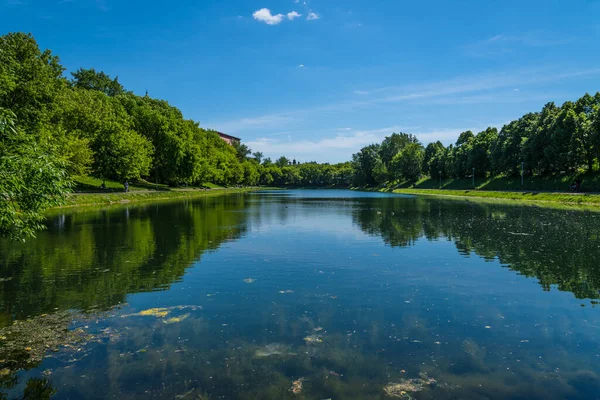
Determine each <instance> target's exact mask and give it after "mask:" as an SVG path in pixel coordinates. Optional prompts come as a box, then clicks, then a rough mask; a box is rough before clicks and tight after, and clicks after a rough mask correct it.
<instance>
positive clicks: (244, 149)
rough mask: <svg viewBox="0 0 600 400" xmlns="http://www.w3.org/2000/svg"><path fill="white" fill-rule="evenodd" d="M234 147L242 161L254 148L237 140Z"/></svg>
mask: <svg viewBox="0 0 600 400" xmlns="http://www.w3.org/2000/svg"><path fill="white" fill-rule="evenodd" d="M233 148H234V149H235V151H236V152H237V157H238V159H239V160H240V161H244V160H245V159H246V158H247V157H248V155H249V154H250V153H252V150H250V149H249V148H248V146H246V145H245V144H243V143H242V142H238V141H237V140H235V141H234V142H233Z"/></svg>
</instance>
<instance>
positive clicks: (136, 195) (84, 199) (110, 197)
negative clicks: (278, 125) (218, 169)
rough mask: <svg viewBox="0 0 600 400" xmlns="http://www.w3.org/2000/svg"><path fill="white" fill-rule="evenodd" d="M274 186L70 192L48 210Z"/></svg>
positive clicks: (241, 191)
mask: <svg viewBox="0 0 600 400" xmlns="http://www.w3.org/2000/svg"><path fill="white" fill-rule="evenodd" d="M276 189H278V188H275V187H259V186H256V187H244V188H222V189H181V190H178V189H174V190H166V191H160V190H159V191H146V190H140V191H131V192H128V193H125V192H112V193H71V194H69V195H68V196H67V200H66V202H65V204H63V205H62V206H58V207H53V208H51V209H49V210H48V211H52V210H61V209H72V208H84V207H94V206H95V207H98V206H113V205H124V204H131V203H142V202H155V201H165V200H177V199H186V198H187V199H189V198H197V197H212V196H217V195H225V194H234V193H247V192H251V191H255V190H276Z"/></svg>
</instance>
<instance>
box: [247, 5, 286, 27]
mask: <svg viewBox="0 0 600 400" xmlns="http://www.w3.org/2000/svg"><path fill="white" fill-rule="evenodd" d="M252 17H254V19H255V20H257V21H260V22H264V23H265V24H267V25H277V24H279V23H281V21H283V14H276V15H273V14H271V10H269V9H268V8H261V9H260V10H257V11H254V14H252Z"/></svg>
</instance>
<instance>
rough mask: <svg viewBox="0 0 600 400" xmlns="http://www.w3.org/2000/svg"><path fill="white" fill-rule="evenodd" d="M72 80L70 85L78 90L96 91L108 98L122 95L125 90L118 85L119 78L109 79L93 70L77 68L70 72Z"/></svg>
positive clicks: (102, 73)
mask: <svg viewBox="0 0 600 400" xmlns="http://www.w3.org/2000/svg"><path fill="white" fill-rule="evenodd" d="M71 75H73V80H72V81H71V84H72V85H73V86H74V87H76V88H80V89H87V90H98V91H100V92H102V93H105V94H107V95H108V96H117V95H119V94H123V93H124V92H125V89H124V88H123V86H122V85H121V84H120V83H119V78H118V77H116V78H115V79H110V76H108V75H106V74H105V73H104V72H102V71H100V72H96V70H95V69H94V68H90V69H84V68H79V69H78V70H77V71H75V72H72V73H71Z"/></svg>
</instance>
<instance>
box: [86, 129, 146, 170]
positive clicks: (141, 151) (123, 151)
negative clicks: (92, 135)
mask: <svg viewBox="0 0 600 400" xmlns="http://www.w3.org/2000/svg"><path fill="white" fill-rule="evenodd" d="M94 150H95V152H94V155H95V157H96V161H95V172H96V173H97V174H98V175H99V176H101V177H103V178H112V179H117V180H119V181H121V182H123V181H125V180H136V179H139V178H141V177H142V176H148V173H149V172H150V165H151V163H152V153H153V148H152V144H151V143H150V142H149V141H148V140H147V139H146V138H144V137H142V136H141V135H140V134H138V133H137V132H134V131H131V130H127V129H123V128H122V127H120V126H118V125H115V126H113V127H109V128H107V129H106V130H105V131H102V132H100V134H99V135H98V137H97V139H96V141H95V143H94Z"/></svg>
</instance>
